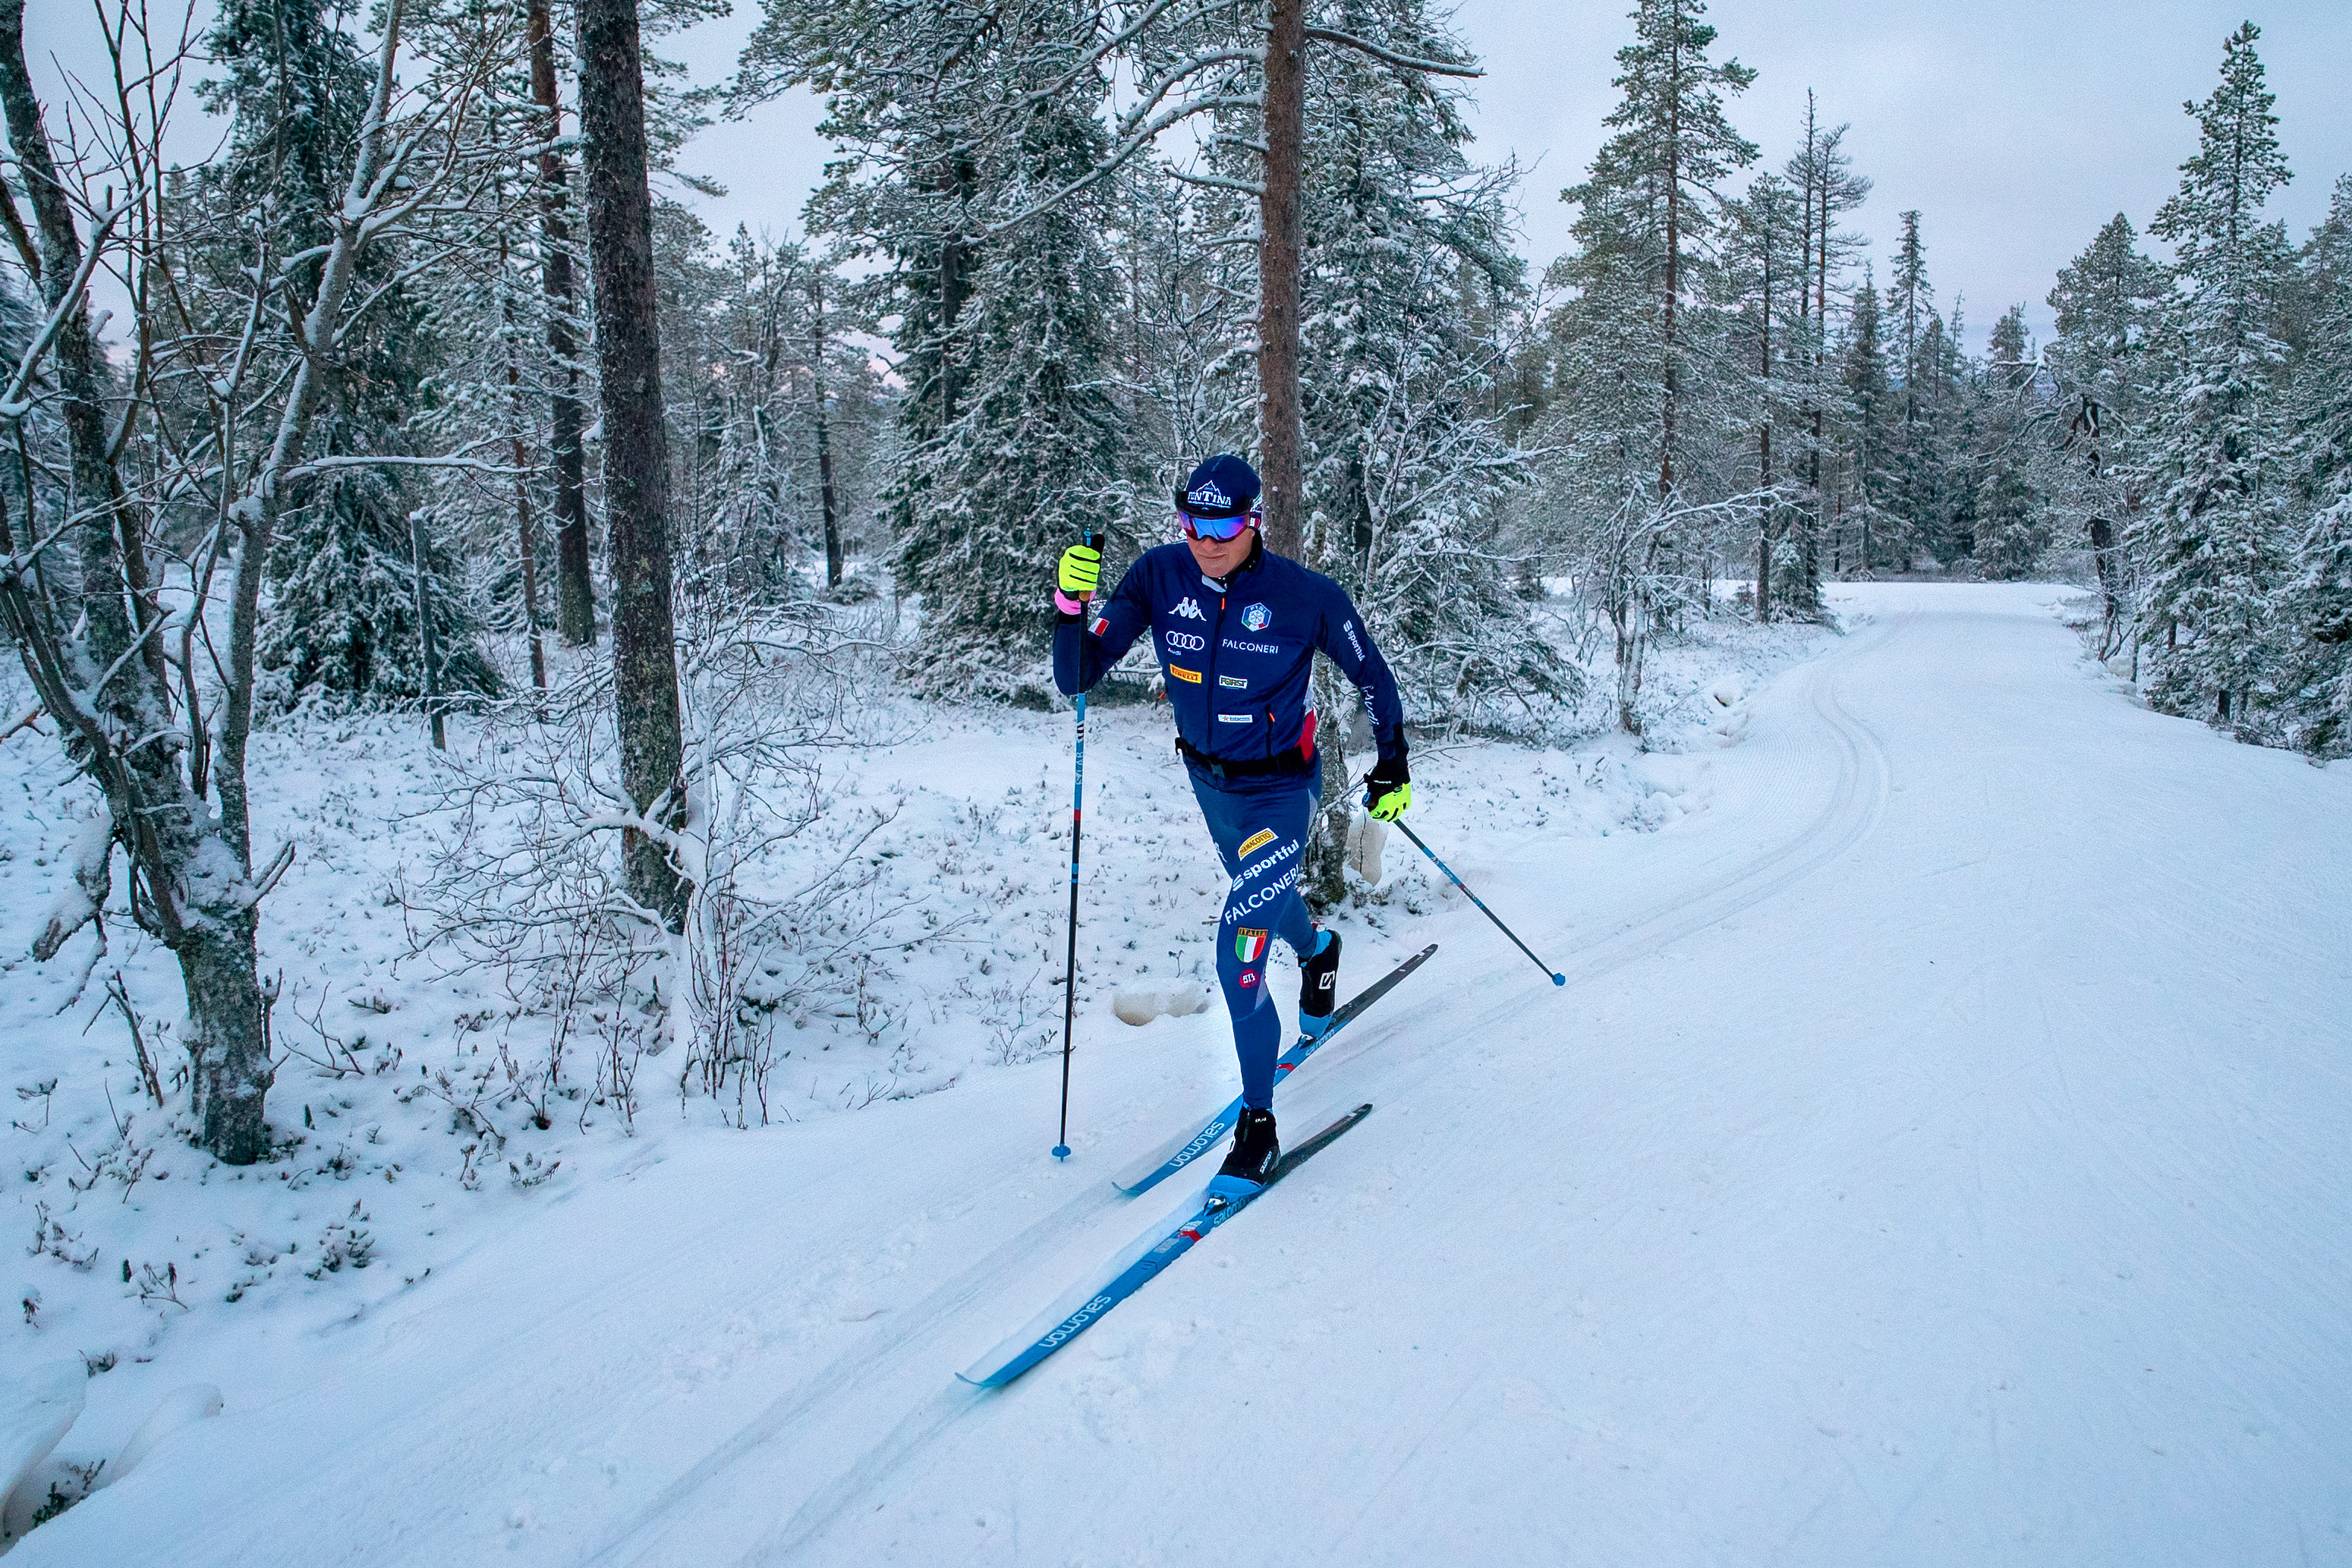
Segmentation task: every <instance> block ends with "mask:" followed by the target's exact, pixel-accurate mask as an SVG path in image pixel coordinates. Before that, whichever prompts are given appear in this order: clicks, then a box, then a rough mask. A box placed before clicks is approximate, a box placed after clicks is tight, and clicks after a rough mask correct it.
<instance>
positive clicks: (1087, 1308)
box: [956, 954, 1427, 1388]
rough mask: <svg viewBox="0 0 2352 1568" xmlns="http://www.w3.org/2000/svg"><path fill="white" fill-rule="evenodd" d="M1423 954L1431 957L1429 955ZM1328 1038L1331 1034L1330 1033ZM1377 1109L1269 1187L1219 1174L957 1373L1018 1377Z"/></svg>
mask: <svg viewBox="0 0 2352 1568" xmlns="http://www.w3.org/2000/svg"><path fill="white" fill-rule="evenodd" d="M1423 956H1424V957H1426V956H1427V954H1423ZM1326 1038H1328V1035H1327V1036H1326ZM1371 1113H1372V1108H1371V1107H1370V1106H1369V1105H1360V1106H1358V1107H1356V1109H1355V1110H1350V1111H1349V1112H1348V1114H1347V1115H1345V1116H1342V1117H1341V1118H1339V1121H1334V1122H1333V1123H1331V1125H1330V1126H1328V1127H1326V1128H1325V1129H1323V1131H1320V1132H1318V1133H1317V1134H1315V1136H1314V1137H1312V1138H1309V1139H1308V1140H1307V1142H1304V1143H1301V1144H1300V1145H1299V1146H1298V1147H1297V1148H1296V1149H1292V1150H1289V1151H1287V1152H1285V1153H1284V1155H1283V1156H1282V1159H1281V1160H1280V1161H1279V1162H1278V1163H1276V1165H1275V1167H1274V1173H1273V1174H1272V1175H1270V1176H1268V1177H1266V1179H1265V1186H1260V1185H1258V1184H1256V1183H1255V1182H1249V1181H1244V1180H1243V1179H1242V1178H1241V1177H1239V1176H1218V1177H1215V1178H1213V1180H1212V1181H1211V1182H1210V1183H1209V1189H1208V1191H1207V1192H1206V1193H1204V1194H1202V1199H1201V1207H1200V1209H1199V1210H1198V1212H1196V1213H1195V1214H1194V1215H1192V1218H1190V1219H1188V1220H1186V1221H1184V1223H1183V1224H1181V1225H1180V1226H1177V1227H1176V1228H1175V1229H1174V1230H1172V1231H1171V1232H1169V1233H1168V1236H1167V1237H1166V1238H1165V1239H1164V1240H1162V1241H1161V1242H1160V1244H1159V1245H1158V1246H1156V1247H1152V1248H1150V1250H1149V1251H1147V1252H1145V1253H1144V1254H1143V1255H1142V1256H1141V1257H1140V1258H1135V1259H1134V1260H1133V1261H1132V1262H1129V1263H1127V1264H1126V1266H1125V1267H1123V1268H1119V1269H1118V1272H1117V1273H1116V1274H1114V1275H1113V1276H1112V1278H1111V1281H1110V1283H1109V1284H1108V1285H1105V1286H1104V1287H1103V1288H1102V1289H1099V1290H1097V1291H1096V1292H1095V1293H1094V1294H1093V1295H1091V1296H1089V1297H1087V1299H1086V1300H1085V1302H1084V1303H1083V1304H1081V1305H1080V1306H1079V1307H1078V1309H1077V1310H1076V1311H1074V1312H1071V1313H1070V1314H1069V1315H1068V1316H1066V1317H1064V1318H1062V1319H1061V1320H1060V1321H1057V1322H1055V1324H1054V1325H1053V1326H1052V1327H1051V1328H1049V1329H1047V1330H1046V1331H1045V1332H1044V1333H1042V1334H1039V1335H1037V1336H1036V1337H1034V1339H1033V1338H1028V1337H1025V1331H1024V1334H1022V1335H1015V1336H1014V1337H1013V1339H1011V1340H1008V1341H1006V1342H1005V1343H1003V1344H1002V1345H999V1346H998V1347H997V1348H996V1349H995V1350H993V1351H992V1352H989V1353H988V1354H987V1355H986V1356H984V1357H982V1359H981V1360H980V1362H979V1363H976V1364H975V1365H974V1366H973V1367H972V1368H971V1370H970V1371H969V1372H960V1373H956V1375H957V1376H958V1377H960V1378H961V1379H963V1380H964V1381H965V1382H966V1383H969V1384H976V1385H977V1386H979V1387H982V1388H1002V1387H1003V1386H1004V1385H1005V1384H1008V1383H1011V1382H1012V1381H1013V1379H1014V1378H1016V1377H1019V1376H1020V1375H1021V1374H1022V1373H1024V1372H1027V1371H1028V1370H1029V1369H1030V1368H1031V1367H1033V1366H1035V1365H1036V1364H1037V1363H1039V1362H1041V1361H1044V1360H1045V1358H1046V1357H1047V1356H1049V1355H1052V1354H1053V1353H1054V1352H1055V1351H1057V1350H1060V1349H1061V1348H1062V1347H1063V1346H1064V1345H1066V1344H1068V1343H1069V1342H1071V1341H1072V1340H1074V1339H1076V1338H1077V1337H1078V1336H1079V1335H1080V1334H1082V1333H1084V1332H1086V1331H1087V1330H1088V1329H1090V1328H1092V1327H1094V1325H1095V1324H1096V1322H1097V1321H1099V1320H1100V1319H1101V1317H1102V1315H1103V1314H1104V1313H1105V1312H1108V1311H1109V1310H1111V1309H1112V1308H1113V1307H1116V1306H1118V1304H1119V1303H1120V1302H1121V1301H1124V1300H1127V1299H1128V1298H1129V1296H1132V1295H1134V1294H1135V1293H1136V1292H1137V1291H1138V1290H1140V1289H1143V1287H1144V1286H1146V1285H1148V1284H1150V1282H1151V1281H1152V1280H1153V1279H1156V1278H1157V1277H1158V1276H1159V1274H1160V1270H1161V1269H1163V1268H1167V1267H1168V1266H1169V1265H1170V1264H1171V1263H1173V1262H1175V1261H1176V1260H1177V1259H1178V1258H1181V1257H1183V1256H1184V1255H1185V1254H1186V1253H1188V1252H1190V1251H1192V1247H1193V1244H1194V1243H1196V1242H1198V1241H1199V1240H1200V1239H1201V1238H1202V1237H1204V1236H1206V1235H1208V1234H1209V1233H1210V1232H1211V1231H1213V1230H1214V1229H1216V1228H1217V1227H1218V1226H1221V1225H1223V1224H1224V1223H1225V1221H1227V1220H1229V1219H1231V1218H1233V1217H1234V1215H1237V1214H1239V1213H1241V1212H1242V1210H1244V1209H1245V1208H1247V1207H1248V1206H1249V1205H1251V1204H1252V1203H1254V1202H1255V1201H1256V1200H1257V1199H1258V1198H1259V1197H1261V1196H1263V1195H1264V1194H1265V1190H1266V1187H1271V1186H1273V1185H1274V1184H1275V1183H1276V1182H1278V1181H1280V1180H1282V1178H1283V1177H1285V1176H1286V1175H1288V1174H1290V1173H1291V1172H1293V1171H1295V1170H1297V1168H1298V1167H1299V1166H1300V1165H1303V1164H1305V1163H1307V1161H1308V1160H1311V1159H1313V1158H1314V1157H1315V1156H1316V1155H1317V1154H1318V1153H1320V1152H1322V1151H1323V1150H1324V1149H1325V1148H1327V1147H1328V1145H1329V1144H1330V1143H1331V1142H1332V1140H1334V1139H1336V1138H1338V1137H1339V1135H1340V1134H1341V1133H1343V1132H1345V1131H1348V1130H1349V1128H1351V1127H1353V1126H1355V1125H1356V1123H1358V1122H1359V1121H1362V1120H1363V1119H1364V1118H1365V1117H1367V1116H1370V1114H1371ZM1008 1350H1009V1351H1011V1352H1012V1354H1011V1355H1010V1357H1009V1358H1008V1357H1007V1356H1006V1353H1005V1352H1007V1351H1008Z"/></svg>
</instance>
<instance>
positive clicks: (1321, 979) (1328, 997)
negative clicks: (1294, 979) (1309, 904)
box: [1298, 931, 1339, 1040]
mask: <svg viewBox="0 0 2352 1568" xmlns="http://www.w3.org/2000/svg"><path fill="white" fill-rule="evenodd" d="M1318 935H1320V936H1325V937H1328V938H1329V939H1330V940H1329V941H1328V942H1324V943H1323V951H1322V952H1318V953H1316V954H1314V955H1313V956H1312V957H1308V958H1302V959H1300V960H1299V961H1298V1032H1299V1033H1300V1034H1302V1035H1304V1036H1306V1037H1307V1038H1308V1039H1310V1040H1315V1039H1320V1038H1322V1037H1323V1031H1324V1030H1326V1029H1328V1028H1329V1027H1330V1026H1331V1009H1332V1008H1333V1007H1334V1006H1335V1005H1338V1003H1339V932H1338V931H1321V932H1318Z"/></svg>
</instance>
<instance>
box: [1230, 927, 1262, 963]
mask: <svg viewBox="0 0 2352 1568" xmlns="http://www.w3.org/2000/svg"><path fill="white" fill-rule="evenodd" d="M1234 957H1235V958H1238V959H1240V960H1241V961H1242V962H1243V963H1256V962H1257V961H1258V960H1259V959H1261V958H1263V957H1265V932H1264V931H1251V930H1249V929H1248V928H1246V927H1244V928H1243V930H1242V931H1241V933H1240V934H1239V935H1237V936H1235V937H1234Z"/></svg>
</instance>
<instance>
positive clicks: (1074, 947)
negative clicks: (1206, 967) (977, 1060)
mask: <svg viewBox="0 0 2352 1568" xmlns="http://www.w3.org/2000/svg"><path fill="white" fill-rule="evenodd" d="M1080 538H1081V542H1083V543H1084V544H1085V545H1086V547H1087V549H1089V550H1097V549H1099V548H1101V542H1100V536H1098V535H1097V534H1094V533H1087V534H1083V535H1081V536H1080ZM1072 705H1073V707H1075V708H1076V711H1077V716H1078V726H1077V749H1076V763H1075V764H1074V765H1073V766H1072V768H1071V770H1070V952H1069V962H1068V963H1067V965H1066V967H1065V969H1064V971H1063V973H1062V1131H1061V1136H1060V1137H1059V1138H1057V1139H1056V1140H1055V1143H1054V1158H1055V1159H1056V1160H1066V1159H1068V1158H1069V1157H1070V1037H1071V1033H1072V1031H1073V1029H1074V1028H1075V1027H1076V1024H1077V1017H1078V831H1079V828H1080V827H1081V826H1083V825H1084V822H1085V819H1086V804H1087V694H1086V693H1085V692H1083V691H1081V692H1079V693H1078V694H1077V698H1076V701H1075V702H1074V703H1073V704H1072Z"/></svg>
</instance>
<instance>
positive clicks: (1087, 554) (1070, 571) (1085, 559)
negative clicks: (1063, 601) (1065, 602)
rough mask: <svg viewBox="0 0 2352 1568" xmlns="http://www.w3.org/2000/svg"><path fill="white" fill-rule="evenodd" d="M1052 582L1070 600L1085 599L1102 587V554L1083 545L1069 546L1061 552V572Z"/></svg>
mask: <svg viewBox="0 0 2352 1568" xmlns="http://www.w3.org/2000/svg"><path fill="white" fill-rule="evenodd" d="M1054 580H1055V585H1056V586H1058V587H1059V588H1060V589H1061V590H1062V592H1063V593H1065V594H1067V595H1070V596H1071V597H1072V598H1079V599H1082V598H1085V597H1086V596H1087V595H1089V594H1092V593H1093V592H1094V591H1095V590H1096V589H1097V588H1099V587H1101V586H1102V552H1101V551H1099V550H1089V549H1087V547H1086V546H1085V545H1083V544H1073V545H1071V546H1070V547H1069V548H1068V549H1067V550H1065V551H1063V552H1062V565H1061V570H1060V571H1059V572H1058V573H1056V574H1055V579H1054Z"/></svg>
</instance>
